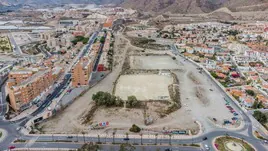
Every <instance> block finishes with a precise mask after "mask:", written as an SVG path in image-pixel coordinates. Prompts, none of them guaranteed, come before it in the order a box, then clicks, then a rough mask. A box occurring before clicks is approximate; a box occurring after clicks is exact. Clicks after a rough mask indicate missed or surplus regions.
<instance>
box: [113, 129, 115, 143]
mask: <svg viewBox="0 0 268 151" xmlns="http://www.w3.org/2000/svg"><path fill="white" fill-rule="evenodd" d="M114 135H115V132H113V144H114Z"/></svg>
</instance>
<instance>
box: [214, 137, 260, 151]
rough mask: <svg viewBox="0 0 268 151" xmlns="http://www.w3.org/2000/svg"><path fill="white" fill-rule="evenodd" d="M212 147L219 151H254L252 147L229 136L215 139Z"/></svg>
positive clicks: (241, 140)
mask: <svg viewBox="0 0 268 151" xmlns="http://www.w3.org/2000/svg"><path fill="white" fill-rule="evenodd" d="M214 145H215V147H216V149H217V150H219V151H221V150H226V151H255V149H254V148H253V147H252V145H250V144H249V143H247V142H246V141H245V140H243V139H238V138H235V137H230V136H221V137H217V138H216V139H215V140H214Z"/></svg>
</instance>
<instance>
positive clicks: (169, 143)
mask: <svg viewBox="0 0 268 151" xmlns="http://www.w3.org/2000/svg"><path fill="white" fill-rule="evenodd" d="M171 136H172V134H169V145H171Z"/></svg>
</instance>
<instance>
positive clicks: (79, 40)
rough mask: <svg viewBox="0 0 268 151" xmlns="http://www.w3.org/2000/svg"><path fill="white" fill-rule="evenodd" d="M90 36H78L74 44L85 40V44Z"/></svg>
mask: <svg viewBox="0 0 268 151" xmlns="http://www.w3.org/2000/svg"><path fill="white" fill-rule="evenodd" d="M88 40H89V38H88V37H87V38H86V37H83V36H76V37H75V39H74V40H73V41H72V43H73V44H74V45H76V44H77V43H78V42H83V44H86V43H87V42H88Z"/></svg>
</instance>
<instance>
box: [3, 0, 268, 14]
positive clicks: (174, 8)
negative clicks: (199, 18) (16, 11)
mask: <svg viewBox="0 0 268 151" xmlns="http://www.w3.org/2000/svg"><path fill="white" fill-rule="evenodd" d="M67 3H75V4H79V3H80V4H83V3H84V4H90V3H91V4H92V3H94V4H109V3H113V4H117V5H119V6H123V7H126V8H133V9H136V10H141V11H150V12H158V13H163V12H173V13H204V12H205V13H209V12H212V11H214V10H217V9H219V8H221V7H226V8H228V9H230V10H231V11H256V10H258V11H259V10H261V11H262V10H266V9H267V6H268V0H0V5H1V4H4V5H18V4H21V5H36V6H40V5H55V4H57V5H60V4H67Z"/></svg>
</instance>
